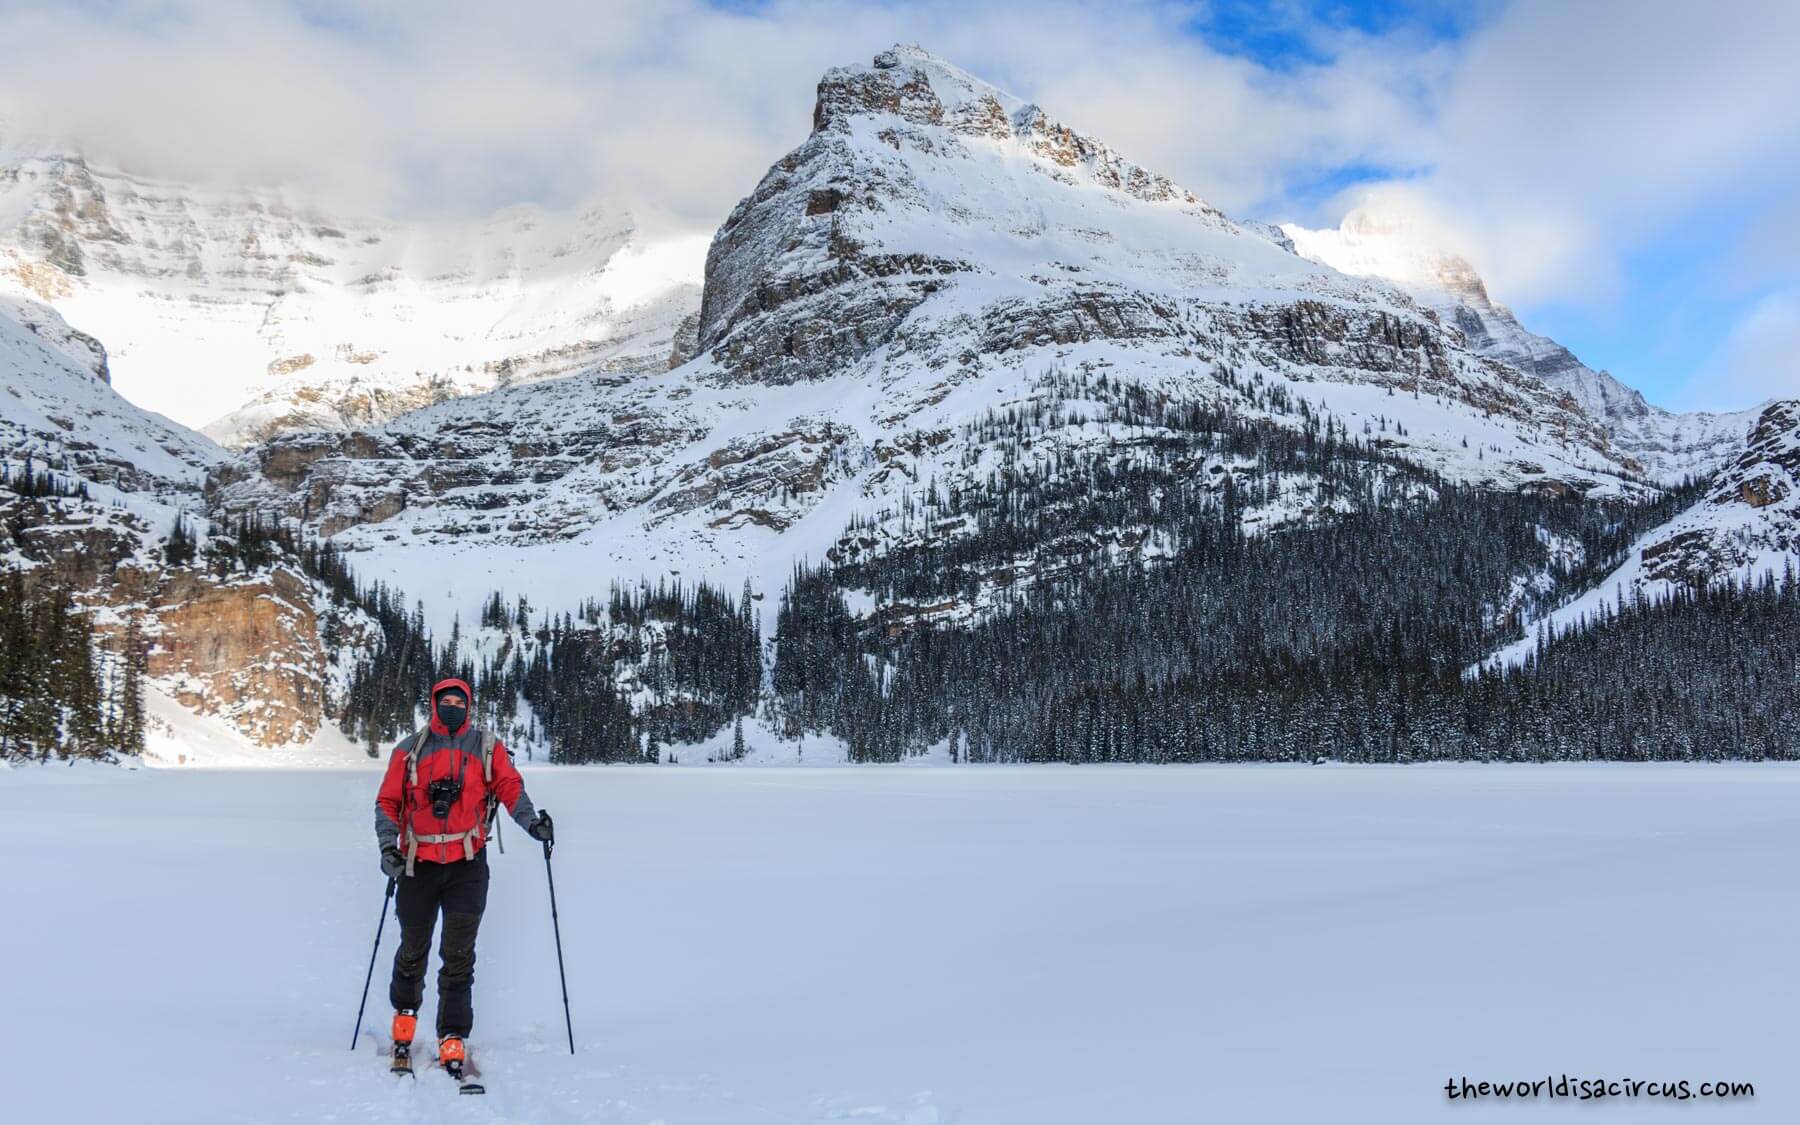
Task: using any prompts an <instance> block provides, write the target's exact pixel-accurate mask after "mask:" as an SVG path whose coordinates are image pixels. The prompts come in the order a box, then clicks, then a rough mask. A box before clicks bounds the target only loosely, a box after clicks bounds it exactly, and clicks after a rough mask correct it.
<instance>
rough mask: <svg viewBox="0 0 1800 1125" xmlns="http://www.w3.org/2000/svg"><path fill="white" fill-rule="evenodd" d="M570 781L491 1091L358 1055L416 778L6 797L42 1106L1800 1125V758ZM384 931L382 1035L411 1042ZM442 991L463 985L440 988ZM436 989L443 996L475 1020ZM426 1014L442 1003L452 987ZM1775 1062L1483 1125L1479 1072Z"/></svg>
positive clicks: (700, 1116) (503, 991)
mask: <svg viewBox="0 0 1800 1125" xmlns="http://www.w3.org/2000/svg"><path fill="white" fill-rule="evenodd" d="M524 768H525V774H526V780H527V784H528V786H529V788H530V790H531V792H532V794H533V796H534V797H535V798H536V800H537V801H538V803H539V804H540V805H543V806H545V807H548V808H549V809H551V810H552V811H553V813H554V814H555V815H556V817H557V822H558V825H559V828H560V832H561V836H562V839H561V841H560V843H559V846H558V848H557V852H556V872H557V893H558V898H559V906H560V910H561V915H562V929H563V940H564V945H565V949H566V951H567V953H568V956H569V988H570V994H571V998H572V1003H573V1008H574V1021H575V1035H576V1041H577V1045H578V1047H579V1053H578V1054H577V1055H576V1056H574V1057H573V1058H571V1057H570V1056H569V1055H568V1054H566V1053H565V1048H564V1046H563V1029H562V1013H561V1011H560V1000H559V993H558V988H557V979H556V967H555V963H554V955H553V952H552V938H551V931H550V918H549V910H548V902H547V895H546V893H545V888H544V876H543V871H542V863H541V862H540V860H539V855H540V854H541V853H539V852H538V851H537V850H536V849H534V848H529V847H526V846H525V841H524V840H523V838H522V837H521V836H520V835H519V834H518V833H517V832H515V831H512V830H511V829H510V826H508V829H507V834H506V841H507V844H508V847H509V848H510V850H509V852H508V853H507V854H505V855H495V856H493V857H492V860H493V884H492V894H491V898H490V902H489V907H488V913H487V916H486V921H485V923H484V926H483V937H482V940H481V945H480V962H479V965H478V970H477V977H476V1027H475V1033H474V1037H473V1040H472V1043H473V1049H474V1051H475V1052H476V1055H477V1058H478V1059H479V1061H480V1063H481V1067H482V1070H483V1072H484V1078H485V1080H486V1081H487V1082H488V1085H489V1089H490V1091H491V1093H490V1094H489V1095H488V1096H487V1097H486V1098H483V1099H472V1098H458V1097H457V1095H456V1093H455V1091H454V1087H453V1086H452V1085H451V1084H450V1083H449V1082H448V1081H446V1080H444V1079H442V1078H441V1077H440V1076H437V1075H434V1074H431V1073H422V1074H421V1075H420V1076H419V1078H418V1079H417V1080H416V1082H413V1083H406V1082H405V1081H404V1080H402V1081H398V1082H397V1081H396V1080H393V1079H391V1078H389V1077H388V1076H387V1075H386V1074H385V1073H384V1072H383V1067H382V1063H381V1060H380V1059H379V1057H378V1055H377V1053H376V1050H375V1049H374V1048H375V1047H376V1044H375V1042H374V1041H373V1039H372V1038H368V1039H366V1040H365V1042H364V1043H363V1045H362V1047H361V1048H360V1049H359V1050H358V1051H356V1052H354V1053H352V1052H350V1051H349V1050H348V1049H347V1047H348V1043H349V1038H350V1028H351V1024H352V1022H353V1020H354V1017H355V1007H356V1000H357V993H358V990H359V989H360V987H361V984H362V975H363V971H364V968H365V967H366V965H367V963H368V956H369V947H370V943H371V940H372V938H373V931H374V928H375V923H376V913H377V910H378V908H379V907H380V904H381V891H382V882H381V877H380V875H379V873H378V872H377V871H376V867H375V849H374V845H373V842H372V834H371V831H370V826H369V820H370V804H371V801H372V799H373V793H374V788H375V784H376V774H375V772H374V770H373V769H359V770H327V769H309V770H296V771H269V770H244V771H224V770H219V771H207V770H115V769H107V768H101V767H86V768H75V769H71V768H64V767H56V766H52V767H43V768H32V769H17V770H11V771H7V772H5V773H4V774H0V844H4V846H5V847H6V850H7V852H8V853H9V854H10V855H11V856H13V857H14V862H11V863H8V864H6V865H5V866H4V867H3V868H0V872H3V874H0V901H4V902H6V903H7V904H8V910H7V919H8V923H9V924H8V931H9V937H10V939H11V940H10V943H9V948H10V949H11V952H12V956H11V958H10V963H9V970H8V973H7V978H6V980H7V983H6V988H5V992H6V1001H5V1004H4V1010H5V1014H6V1016H7V1018H6V1019H5V1020H3V1021H0V1051H3V1053H4V1057H5V1058H7V1059H8V1060H9V1062H10V1066H9V1072H10V1081H9V1090H8V1092H7V1094H6V1095H5V1102H4V1104H5V1105H6V1111H5V1113H4V1116H5V1117H6V1119H7V1120H9V1121H20V1122H40V1121H113V1120H129V1121H133V1122H160V1121H171V1122H173V1121H181V1122H209V1121H228V1122H248V1121H267V1122H280V1121H308V1122H314V1121H344V1122H412V1121H434V1122H435V1121H530V1122H554V1121H592V1122H606V1123H635V1125H650V1123H652V1122H662V1123H665V1125H764V1123H775V1122H796V1123H817V1122H834V1121H860V1122H877V1123H880V1122H904V1123H907V1125H952V1123H954V1125H1057V1123H1064V1122H1067V1123H1071V1125H1074V1123H1081V1125H1097V1123H1108V1125H1147V1123H1173V1122H1192V1121H1203V1120H1204V1121H1220V1122H1233V1123H1244V1122H1280V1123H1293V1122H1308V1123H1328V1122H1383V1123H1404V1122H1415V1121H1417V1122H1437V1121H1447V1120H1465V1121H1466V1120H1478V1121H1518V1120H1522V1119H1525V1118H1529V1119H1531V1120H1546V1119H1555V1120H1569V1121H1576V1120H1579V1121H1584V1122H1599V1121H1607V1122H1612V1121H1617V1122H1641V1121H1660V1120H1667V1121H1672V1122H1673V1121H1681V1122H1684V1123H1692V1122H1712V1121H1732V1122H1736V1121H1753V1120H1754V1121H1762V1120H1767V1121H1783V1120H1793V1119H1794V1114H1795V1112H1796V1109H1797V1108H1800V1097H1797V1096H1796V1095H1795V1093H1794V1082H1793V1079H1794V1077H1795V1075H1796V1073H1797V1072H1800V1064H1796V1062H1795V1061H1794V1054H1793V1038H1792V1035H1791V1034H1790V1031H1791V1028H1792V1026H1793V1013H1794V1012H1795V1011H1796V1010H1797V1009H1800V983H1797V978H1796V976H1795V974H1794V973H1793V972H1792V969H1791V965H1792V953H1791V947H1792V931H1793V927H1794V922H1795V920H1796V916H1797V915H1800V904H1797V902H1796V898H1795V892H1794V889H1793V888H1794V885H1795V884H1794V879H1793V872H1794V871H1795V869H1796V865H1797V862H1800V831H1797V829H1800V803H1797V802H1796V799H1795V798H1796V796H1797V795H1800V770H1795V769H1789V768H1783V767H1771V766H1747V765H1732V766H1713V767H1704V766H1676V767H1661V766H1651V767H1619V766H1601V767H1543V766H1540V767H1464V766H1452V767H1403V768H1380V767H1363V768H1341V767H1321V768H1305V767H1300V768H1281V767H1260V768H1258V767H1248V768H1228V767H1227V768H1204V767H1188V768H1179V767H1177V768H1167V769H1164V768H1150V767H1138V768H1124V769H1101V768H1042V769H1040V768H1025V767H999V768H988V769H980V768H963V769H941V770H881V769H871V768H864V769H818V770H812V769H807V770H780V769H777V770H755V771H748V770H717V769H669V768H663V769H602V768H589V769H556V768H546V767H542V766H536V767H534V766H530V765H527V766H525V767H524ZM395 940H396V928H395V926H394V923H393V922H392V920H391V919H390V920H389V922H388V924H387V927H386V932H385V934H384V936H383V941H382V946H381V956H380V959H379V962H378V966H377V971H376V978H377V979H376V983H375V986H374V988H373V989H372V991H371V999H370V1015H369V1018H368V1019H367V1020H366V1026H367V1027H373V1028H375V1029H377V1031H379V1030H382V1029H384V1028H385V1024H386V1021H387V1016H388V1009H387V1007H386V998H385V994H384V977H385V973H386V967H387V964H388V961H389V959H390V958H391V956H392V952H393V949H394V944H395ZM433 972H434V973H435V969H434V970H433ZM429 995H430V994H429V992H428V997H429ZM422 1015H423V1021H422V1022H423V1023H424V1025H425V1026H427V1027H429V1026H430V1021H431V1020H432V1018H433V1016H434V1015H435V1008H434V1006H433V1001H432V1000H431V999H429V998H428V1000H427V1007H426V1010H425V1012H424V1013H422ZM1562 1072H1568V1073H1569V1074H1571V1075H1573V1076H1576V1077H1593V1078H1609V1079H1610V1078H1641V1079H1654V1080H1662V1079H1669V1080H1679V1079H1682V1078H1689V1079H1692V1080H1695V1081H1699V1080H1705V1079H1719V1078H1724V1079H1732V1080H1743V1081H1752V1082H1755V1083H1756V1086H1757V1094H1756V1096H1755V1097H1754V1098H1752V1099H1749V1100H1743V1101H1734V1102H1724V1103H1701V1102H1689V1103H1663V1102H1660V1101H1636V1102H1630V1103H1626V1102H1624V1101H1621V1100H1609V1101H1604V1102H1599V1103H1592V1102H1590V1103H1577V1102H1573V1101H1570V1102H1535V1103H1532V1104H1531V1105H1530V1106H1524V1105H1519V1104H1500V1103H1492V1102H1490V1103H1484V1104H1470V1103H1463V1102H1457V1103H1451V1102H1448V1101H1447V1100H1446V1098H1445V1096H1444V1093H1443V1084H1444V1082H1445V1081H1446V1079H1449V1078H1451V1077H1456V1076H1462V1075H1467V1076H1469V1077H1470V1078H1471V1079H1473V1080H1483V1079H1487V1080H1499V1081H1510V1080H1515V1079H1518V1078H1532V1077H1539V1076H1542V1075H1545V1074H1557V1073H1562Z"/></svg>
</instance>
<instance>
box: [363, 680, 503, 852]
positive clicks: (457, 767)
mask: <svg viewBox="0 0 1800 1125" xmlns="http://www.w3.org/2000/svg"><path fill="white" fill-rule="evenodd" d="M449 688H456V689H457V690H458V691H461V692H462V693H463V698H465V699H467V700H468V701H469V705H470V708H469V709H470V713H471V714H473V712H474V703H475V695H474V693H473V692H472V691H470V690H469V685H468V684H467V683H465V682H464V681H462V680H440V681H438V682H437V683H436V684H433V685H432V688H431V724H430V727H429V731H430V733H429V734H427V736H426V738H425V743H424V745H423V746H422V747H420V749H419V762H418V783H417V784H415V785H412V786H408V785H407V776H406V774H407V770H406V757H407V754H408V753H409V752H410V751H411V750H412V746H413V742H414V740H415V739H416V738H417V737H418V736H417V735H409V736H408V737H407V739H406V740H405V741H404V742H402V743H401V744H400V745H399V746H396V747H395V748H394V752H393V754H392V755H390V756H389V758H388V766H387V773H386V774H385V775H384V776H383V777H382V779H381V791H380V793H379V794H378V795H377V796H376V798H375V809H376V816H375V834H376V836H377V838H378V839H379V840H380V841H381V843H382V844H383V845H384V846H385V845H387V844H388V843H393V844H394V846H396V847H398V848H399V849H400V850H401V851H403V852H404V851H405V850H406V846H407V838H408V833H407V832H406V831H404V830H403V829H402V827H401V826H402V825H406V826H407V827H409V828H410V829H411V834H413V835H417V836H447V835H452V834H461V833H464V832H467V831H468V830H469V829H471V828H473V829H476V830H477V831H476V835H475V838H474V840H473V842H472V843H473V847H474V849H475V850H476V851H480V850H481V848H482V847H483V846H484V845H485V844H486V843H487V825H486V824H485V823H484V821H485V818H486V815H487V795H488V790H487V782H486V779H485V778H484V777H483V776H482V770H481V731H480V730H479V729H477V728H476V727H475V725H474V724H473V723H472V722H470V721H468V720H465V721H464V722H463V725H462V726H461V727H459V728H457V729H456V730H451V729H449V728H448V727H446V726H445V725H444V723H443V720H441V719H439V718H438V713H437V697H438V695H439V694H440V693H441V692H443V691H445V690H447V689H449ZM493 764H494V771H493V772H494V796H495V797H496V798H497V799H498V800H499V801H500V803H501V804H503V805H505V806H506V810H507V812H509V813H510V814H512V817H513V819H514V820H515V821H517V822H518V823H519V824H520V825H521V826H523V825H526V824H529V823H530V822H531V819H532V817H534V816H535V815H536V810H535V809H534V808H533V807H532V804H531V798H530V797H528V796H527V795H526V793H525V781H524V779H523V778H521V777H520V776H519V771H518V770H517V769H515V768H514V767H513V763H512V755H511V754H509V753H508V752H507V749H506V744H505V743H503V742H500V741H499V740H498V739H496V740H495V743H494V759H493ZM456 777H460V778H461V779H462V795H461V796H460V797H458V798H457V800H456V802H455V803H454V804H453V805H451V806H450V810H449V812H450V815H449V816H447V817H438V816H436V815H434V814H433V813H432V811H431V795H430V793H429V791H428V790H429V787H430V785H431V783H432V782H433V781H436V780H438V779H440V778H456ZM384 821H385V822H386V823H385V824H384V823H383V822H384ZM418 858H419V859H421V860H425V861H426V862H429V863H456V862H459V861H461V860H463V859H465V858H467V853H466V852H465V850H464V848H463V845H462V844H461V843H460V842H454V843H436V844H428V843H424V842H421V843H420V844H419V855H418Z"/></svg>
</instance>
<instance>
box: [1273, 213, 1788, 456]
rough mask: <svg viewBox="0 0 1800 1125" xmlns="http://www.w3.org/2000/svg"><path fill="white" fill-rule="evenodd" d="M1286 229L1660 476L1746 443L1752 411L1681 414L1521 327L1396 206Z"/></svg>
mask: <svg viewBox="0 0 1800 1125" xmlns="http://www.w3.org/2000/svg"><path fill="white" fill-rule="evenodd" d="M1281 229H1282V230H1283V232H1284V233H1285V234H1286V235H1287V236H1288V237H1289V238H1291V239H1292V240H1293V243H1294V247H1295V250H1296V251H1297V252H1298V253H1300V254H1302V255H1304V256H1305V257H1307V258H1311V259H1312V260H1314V261H1318V262H1323V263H1325V264H1326V265H1329V266H1331V267H1333V268H1334V269H1338V270H1342V271H1343V272H1344V273H1348V274H1354V275H1356V276H1359V277H1379V278H1383V279H1385V280H1388V281H1392V282H1394V283H1395V284H1397V285H1399V286H1401V287H1402V288H1404V289H1405V290H1406V291H1407V292H1408V293H1409V294H1411V295H1412V296H1413V297H1414V298H1415V299H1417V300H1418V301H1419V302H1420V303H1421V304H1423V305H1424V306H1425V307H1427V308H1430V309H1433V310H1435V311H1436V312H1438V313H1439V314H1440V316H1441V317H1442V318H1443V320H1444V322H1445V323H1446V324H1450V325H1453V326H1454V327H1455V328H1456V329H1458V330H1459V331H1460V332H1462V333H1463V335H1464V337H1465V338H1466V339H1467V340H1468V343H1469V346H1470V347H1471V348H1473V349H1475V350H1476V351H1478V352H1480V353H1481V354H1483V355H1486V356H1489V357H1491V358H1493V359H1497V360H1499V361H1500V362H1502V363H1505V364H1507V365H1509V366H1511V367H1515V368H1517V369H1519V370H1521V371H1525V372H1529V373H1530V374H1532V375H1535V376H1537V377H1538V378H1539V379H1542V380H1543V381H1544V382H1545V383H1546V384H1548V385H1549V386H1551V387H1553V388H1555V389H1556V390H1559V391H1563V392H1566V393H1567V394H1568V395H1569V396H1570V397H1571V398H1572V399H1574V401H1575V402H1576V404H1578V405H1579V406H1580V407H1581V409H1582V410H1583V411H1585V412H1586V413H1587V414H1588V415H1589V416H1591V417H1593V418H1594V419H1595V420H1597V421H1598V422H1600V423H1601V424H1602V425H1603V426H1604V427H1605V428H1606V430H1607V432H1608V434H1609V436H1610V437H1611V439H1612V442H1613V444H1614V445H1615V446H1616V447H1617V448H1618V449H1619V450H1620V451H1621V452H1623V453H1626V454H1628V455H1630V456H1631V457H1633V458H1635V459H1636V460H1638V461H1639V462H1640V463H1641V464H1642V465H1643V466H1644V469H1645V471H1646V472H1648V473H1649V474H1650V475H1651V476H1652V477H1654V478H1656V479H1657V480H1661V481H1664V482H1668V483H1674V482H1678V481H1680V480H1681V478H1682V477H1684V476H1689V475H1693V476H1704V475H1706V474H1708V473H1711V472H1714V471H1716V470H1718V469H1719V468H1720V467H1722V466H1723V465H1725V464H1727V463H1729V462H1730V461H1731V460H1732V459H1733V458H1734V457H1736V456H1737V455H1738V453H1739V452H1740V451H1741V450H1742V449H1743V447H1744V436H1745V434H1746V433H1747V432H1748V431H1749V429H1750V426H1751V424H1752V423H1753V422H1754V421H1755V420H1756V417H1757V414H1758V411H1756V410H1739V411H1727V412H1723V413H1711V412H1703V411H1695V412H1689V413H1676V412H1673V411H1669V410H1664V409H1662V408H1661V407H1658V406H1652V405H1651V404H1650V403H1649V402H1648V401H1646V400H1645V398H1644V396H1643V395H1642V394H1641V393H1639V392H1638V391H1636V390H1634V389H1632V388H1631V387H1628V386H1626V385H1625V384H1624V383H1621V382H1619V380H1618V379H1616V378H1614V377H1613V376H1612V375H1611V374H1610V373H1608V372H1605V371H1595V370H1593V369H1592V368H1590V367H1588V366H1587V365H1586V364H1584V363H1582V362H1581V360H1579V359H1577V358H1576V357H1575V355H1574V353H1572V352H1570V351H1569V349H1567V348H1565V347H1563V346H1562V345H1561V344H1559V343H1557V342H1556V341H1555V340H1552V339H1550V338H1548V337H1546V336H1540V335H1538V334H1536V333H1534V332H1532V331H1530V330H1528V329H1527V328H1525V327H1524V326H1523V325H1522V324H1520V323H1519V321H1518V318H1517V317H1515V316H1514V315H1513V313H1512V310H1511V309H1508V308H1507V307H1506V306H1504V305H1500V304H1496V303H1495V302H1494V301H1492V300H1491V299H1490V298H1489V295H1488V290H1487V285H1486V283H1485V282H1483V281H1482V279H1481V276H1480V275H1479V274H1477V273H1476V272H1475V269H1474V267H1472V266H1471V265H1470V264H1469V263H1468V262H1467V261H1465V260H1464V259H1463V258H1461V257H1458V256H1457V255H1455V254H1451V253H1449V252H1447V251H1445V250H1442V249H1440V248H1438V247H1436V246H1434V245H1432V243H1431V241H1430V239H1429V237H1428V236H1424V235H1422V234H1421V232H1420V230H1419V228H1418V226H1417V225H1416V224H1415V223H1414V222H1412V221H1411V220H1410V218H1409V217H1408V216H1406V215H1404V214H1401V213H1398V212H1396V211H1394V210H1392V209H1378V208H1375V207H1369V206H1365V207H1360V208H1357V209H1356V210H1353V211H1351V212H1350V213H1349V214H1347V215H1345V216H1344V219H1343V221H1342V222H1341V223H1340V224H1339V226H1338V227H1337V228H1336V229H1335V230H1308V229H1306V228H1304V227H1300V226H1295V225H1293V224H1287V225H1285V226H1283V227H1282V228H1281Z"/></svg>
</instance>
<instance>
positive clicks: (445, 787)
mask: <svg viewBox="0 0 1800 1125" xmlns="http://www.w3.org/2000/svg"><path fill="white" fill-rule="evenodd" d="M425 792H426V794H427V795H428V796H429V797H430V798H431V815H432V816H435V817H439V818H440V819H441V818H443V817H446V816H449V815H450V806H451V805H454V804H455V803H456V799H457V798H458V797H461V796H462V786H461V785H460V784H458V783H457V782H456V781H455V780H454V779H451V778H447V777H441V778H439V779H438V780H436V781H434V782H432V783H431V784H430V785H428V786H426V788H425Z"/></svg>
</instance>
